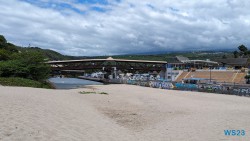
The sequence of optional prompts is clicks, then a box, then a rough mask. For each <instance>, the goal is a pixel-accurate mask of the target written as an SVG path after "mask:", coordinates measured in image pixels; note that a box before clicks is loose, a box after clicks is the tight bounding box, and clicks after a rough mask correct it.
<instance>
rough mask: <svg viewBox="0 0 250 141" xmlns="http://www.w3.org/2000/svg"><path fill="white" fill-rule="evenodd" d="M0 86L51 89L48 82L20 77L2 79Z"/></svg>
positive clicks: (0, 78)
mask: <svg viewBox="0 0 250 141" xmlns="http://www.w3.org/2000/svg"><path fill="white" fill-rule="evenodd" d="M0 84H1V85H3V86H21V87H33V88H47V89H51V88H52V86H50V84H49V83H47V82H43V83H42V82H38V81H34V80H30V79H24V78H18V77H8V78H5V77H0Z"/></svg>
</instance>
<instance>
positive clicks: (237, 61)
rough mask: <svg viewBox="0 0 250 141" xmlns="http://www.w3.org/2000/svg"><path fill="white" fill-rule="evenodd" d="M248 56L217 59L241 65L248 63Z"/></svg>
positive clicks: (228, 63) (224, 62) (223, 62)
mask: <svg viewBox="0 0 250 141" xmlns="http://www.w3.org/2000/svg"><path fill="white" fill-rule="evenodd" d="M247 60H248V58H228V59H218V60H217V61H218V62H219V63H222V64H227V65H239V66H244V65H247V63H248V62H247Z"/></svg>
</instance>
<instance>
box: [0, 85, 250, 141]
mask: <svg viewBox="0 0 250 141" xmlns="http://www.w3.org/2000/svg"><path fill="white" fill-rule="evenodd" d="M95 87H96V89H95V90H94V91H96V92H107V93H108V95H100V94H88V95H86V94H79V93H78V92H79V91H83V90H84V91H93V89H90V88H85V89H74V90H45V89H34V88H20V87H0V140H4V141H5V140H8V141H33V140H36V141H39V140H42V141H71V140H72V141H74V140H75V141H123V140H124V141H126V140H127V141H202V140H204V141H215V140H250V98H248V97H240V96H230V95H220V94H206V93H199V92H184V91H172V90H162V89H154V88H145V87H139V86H131V85H103V86H95ZM225 129H236V130H245V132H246V135H245V136H244V137H240V136H236V137H232V136H231V137H227V136H225V135H224V130H225Z"/></svg>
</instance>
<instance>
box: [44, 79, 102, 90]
mask: <svg viewBox="0 0 250 141" xmlns="http://www.w3.org/2000/svg"><path fill="white" fill-rule="evenodd" d="M49 81H50V82H51V83H52V84H54V86H55V87H56V89H74V88H80V87H83V86H85V85H103V83H100V82H95V81H90V80H84V79H78V78H50V79H49Z"/></svg>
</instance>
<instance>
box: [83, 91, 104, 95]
mask: <svg viewBox="0 0 250 141" xmlns="http://www.w3.org/2000/svg"><path fill="white" fill-rule="evenodd" d="M79 94H104V95H108V93H106V92H100V93H96V92H94V91H93V92H87V91H80V92H79Z"/></svg>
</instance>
